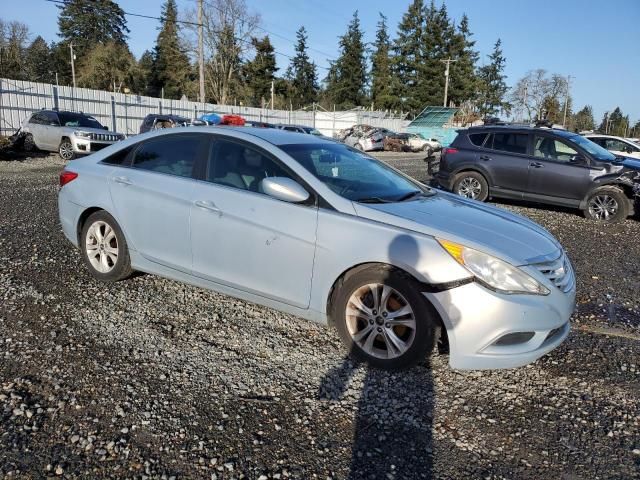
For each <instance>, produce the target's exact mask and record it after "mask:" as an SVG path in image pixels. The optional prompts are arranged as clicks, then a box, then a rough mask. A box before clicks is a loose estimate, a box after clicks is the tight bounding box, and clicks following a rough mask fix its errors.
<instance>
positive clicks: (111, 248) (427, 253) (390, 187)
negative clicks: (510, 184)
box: [58, 127, 575, 369]
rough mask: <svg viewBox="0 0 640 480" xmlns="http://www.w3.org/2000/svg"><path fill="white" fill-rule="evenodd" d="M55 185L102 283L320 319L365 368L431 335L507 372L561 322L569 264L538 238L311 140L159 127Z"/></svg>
mask: <svg viewBox="0 0 640 480" xmlns="http://www.w3.org/2000/svg"><path fill="white" fill-rule="evenodd" d="M60 185H61V188H60V193H59V199H58V202H59V211H60V221H61V224H62V228H63V230H64V233H65V235H66V237H67V238H68V239H69V241H71V242H72V243H73V244H74V245H76V246H77V247H78V248H79V250H80V252H81V255H82V257H83V259H84V262H85V264H86V266H87V268H88V270H89V272H90V273H91V274H92V275H93V276H94V277H95V278H96V279H98V280H101V281H105V282H112V281H117V280H122V279H125V278H127V277H128V276H129V275H130V274H131V273H132V272H133V271H134V270H138V271H142V272H148V273H152V274H156V275H161V276H164V277H168V278H171V279H175V280H179V281H183V282H187V283H190V284H193V285H197V286H200V287H203V288H207V289H211V290H215V291H218V292H222V293H225V294H229V295H233V296H235V297H238V298H241V299H244V300H248V301H251V302H255V303H258V304H261V305H265V306H268V307H272V308H275V309H278V310H281V311H283V312H288V313H292V314H295V315H298V316H300V317H303V318H306V319H309V320H313V321H316V322H321V323H325V324H329V325H332V326H335V328H336V329H337V331H338V332H339V334H340V336H341V338H342V340H343V341H344V342H345V344H346V345H347V347H348V348H349V349H350V351H351V353H352V355H354V356H356V357H358V358H360V359H364V360H366V361H368V362H369V363H370V364H372V365H374V366H377V367H381V368H401V367H405V366H408V365H411V364H414V363H416V362H418V361H420V360H422V359H424V358H425V357H426V356H427V355H428V354H429V352H430V351H431V350H432V348H433V346H434V344H435V343H436V342H437V341H440V342H441V343H443V344H446V345H448V347H449V351H450V357H449V358H450V365H451V366H452V367H454V368H460V369H487V368H508V367H516V366H521V365H525V364H527V363H530V362H532V361H534V360H536V359H537V358H539V357H540V356H542V355H544V354H545V353H547V352H549V351H550V350H552V349H553V348H555V347H557V346H558V345H559V344H560V343H561V342H562V341H563V340H564V339H565V338H566V336H567V335H568V332H569V317H570V316H571V313H572V311H573V308H574V302H575V281H574V274H573V271H572V268H571V264H570V262H569V259H568V258H567V255H566V253H565V252H564V250H563V249H562V247H561V246H560V245H559V244H558V242H557V241H556V240H555V239H554V238H553V237H552V236H551V235H550V234H549V233H548V232H547V231H546V230H544V229H543V228H542V227H540V226H538V225H537V224H535V223H533V222H531V221H529V220H527V219H525V218H523V217H520V216H517V215H514V214H511V213H508V212H506V211H504V210H501V209H498V208H494V207H491V206H488V205H484V204H481V203H478V202H475V201H473V200H468V199H465V198H462V197H459V196H455V195H452V194H449V193H446V192H442V191H437V190H433V189H430V188H428V187H426V186H424V185H422V184H420V183H418V182H416V181H414V180H413V179H411V178H409V177H407V176H405V175H404V174H402V173H400V172H398V171H397V170H395V169H393V168H391V167H390V166H388V165H387V164H385V163H383V162H381V161H378V160H376V159H374V158H372V157H370V156H368V155H366V154H364V153H363V152H360V151H357V150H355V149H353V148H351V147H348V146H346V145H343V144H338V143H335V142H332V141H327V140H323V139H321V138H317V137H315V136H313V135H299V134H295V133H290V132H286V131H282V130H275V129H258V128H255V129H253V128H252V129H247V128H232V127H229V128H225V129H221V128H215V127H194V128H190V129H172V130H166V131H161V132H153V133H149V134H144V135H140V136H136V137H133V138H130V139H128V140H126V141H123V142H120V143H118V144H116V145H113V146H110V147H108V148H106V149H104V150H102V151H100V152H98V153H97V154H95V155H92V156H91V157H89V158H87V159H86V160H85V161H82V162H75V163H73V164H69V165H68V166H67V167H66V168H65V170H64V171H63V172H62V173H61V175H60Z"/></svg>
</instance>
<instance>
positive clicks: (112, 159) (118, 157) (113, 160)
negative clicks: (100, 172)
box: [102, 147, 132, 165]
mask: <svg viewBox="0 0 640 480" xmlns="http://www.w3.org/2000/svg"><path fill="white" fill-rule="evenodd" d="M131 149H132V147H127V148H123V149H122V150H119V151H117V152H116V153H114V154H113V155H110V156H108V157H107V158H105V159H104V160H102V163H106V164H108V165H122V164H123V163H124V162H125V160H126V159H127V156H128V155H129V152H130V151H131Z"/></svg>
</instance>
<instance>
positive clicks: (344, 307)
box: [331, 266, 439, 369]
mask: <svg viewBox="0 0 640 480" xmlns="http://www.w3.org/2000/svg"><path fill="white" fill-rule="evenodd" d="M334 300H335V301H334V302H332V309H331V310H332V314H331V315H332V318H333V319H334V321H335V325H336V327H337V329H338V332H339V333H340V337H341V339H342V341H343V343H344V344H345V345H346V346H347V347H348V348H349V350H350V353H351V355H353V356H354V357H356V358H358V359H360V360H364V361H366V362H368V363H369V364H370V365H372V366H375V367H378V368H384V369H399V368H403V367H407V366H410V365H413V364H415V363H417V362H419V361H420V360H422V359H424V358H426V357H427V355H428V354H429V353H430V352H431V350H432V349H433V345H434V338H435V336H436V335H435V334H436V329H437V325H438V324H439V323H438V321H437V314H436V313H435V310H434V309H433V307H432V306H431V305H430V304H429V303H428V302H427V300H426V299H425V298H424V297H423V296H422V294H421V293H420V285H419V284H418V282H417V281H415V280H414V279H413V278H411V277H410V276H409V275H407V274H405V273H404V272H401V271H398V270H395V269H393V268H391V267H385V266H378V267H371V268H367V269H365V270H361V271H358V272H356V273H354V274H352V275H348V276H347V277H346V278H345V280H344V281H343V283H342V284H341V285H340V286H339V287H338V290H337V291H336V293H335V296H334Z"/></svg>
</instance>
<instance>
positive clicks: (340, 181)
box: [280, 143, 419, 203]
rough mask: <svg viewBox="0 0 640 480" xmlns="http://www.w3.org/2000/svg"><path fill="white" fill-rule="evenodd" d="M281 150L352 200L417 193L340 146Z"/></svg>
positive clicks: (414, 187)
mask: <svg viewBox="0 0 640 480" xmlns="http://www.w3.org/2000/svg"><path fill="white" fill-rule="evenodd" d="M280 148H281V149H282V150H284V151H285V152H286V153H287V154H289V155H290V156H291V157H293V158H294V159H295V160H296V161H297V162H298V163H299V164H300V165H302V166H303V167H304V168H306V169H307V170H308V171H309V172H310V173H312V174H313V175H315V176H316V177H317V178H318V179H319V180H320V181H322V182H323V183H324V184H325V185H327V187H329V188H330V189H331V190H333V191H334V192H336V193H337V194H338V195H341V196H342V197H344V198H347V199H349V200H355V201H369V202H377V203H379V202H384V201H395V200H396V199H398V198H402V197H404V196H405V195H407V194H408V193H411V192H415V191H419V188H418V187H417V185H415V184H414V183H412V182H411V181H409V180H408V179H406V178H404V177H403V176H401V175H399V174H398V173H396V172H395V171H394V170H392V169H391V168H389V167H388V166H386V165H385V164H384V163H383V162H381V161H379V160H376V159H375V158H372V157H369V156H368V155H366V154H364V153H362V152H358V151H357V150H355V149H353V148H351V147H348V146H346V145H341V144H338V143H336V144H327V143H320V144H307V143H304V144H292V145H280Z"/></svg>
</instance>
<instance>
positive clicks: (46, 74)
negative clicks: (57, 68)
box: [25, 35, 55, 83]
mask: <svg viewBox="0 0 640 480" xmlns="http://www.w3.org/2000/svg"><path fill="white" fill-rule="evenodd" d="M25 62H26V64H25V71H26V78H27V79H28V80H29V81H31V82H44V83H52V82H54V81H55V74H52V71H51V67H52V65H51V52H50V51H49V45H47V42H45V40H44V38H42V37H41V36H40V35H38V36H37V37H36V39H35V40H34V41H33V42H31V45H29V47H28V48H27V50H26V52H25Z"/></svg>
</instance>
